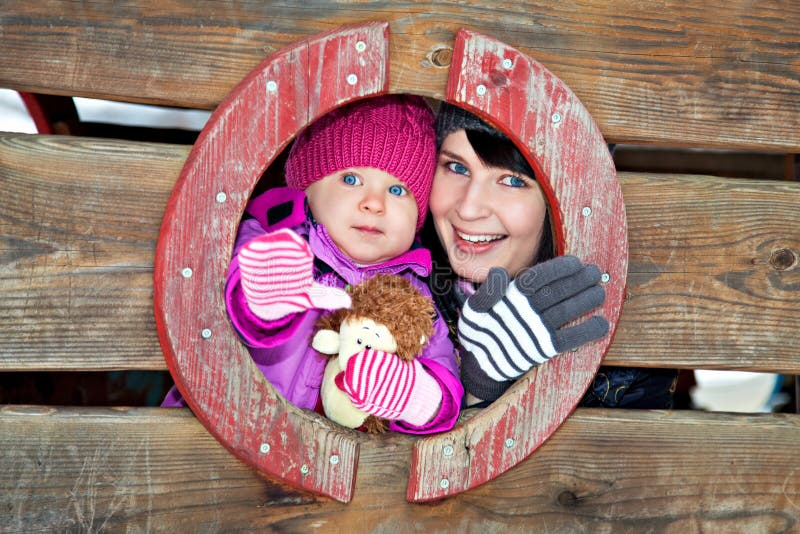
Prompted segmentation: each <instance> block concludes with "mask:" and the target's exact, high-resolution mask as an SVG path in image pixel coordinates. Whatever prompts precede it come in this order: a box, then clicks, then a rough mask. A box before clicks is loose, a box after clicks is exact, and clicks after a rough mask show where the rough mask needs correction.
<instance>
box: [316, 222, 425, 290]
mask: <svg viewBox="0 0 800 534" xmlns="http://www.w3.org/2000/svg"><path fill="white" fill-rule="evenodd" d="M308 226H309V228H308V243H309V245H311V252H313V253H314V257H316V258H319V259H320V260H322V261H324V262H325V263H327V264H328V265H329V266H330V267H331V268H332V269H333V270H334V271H336V273H337V274H338V275H339V276H341V277H342V278H344V279H345V281H346V282H347V283H348V284H357V283H359V282H360V281H362V280H363V279H364V278H365V277H366V276H368V275H373V274H378V273H382V274H400V273H402V272H403V271H406V270H410V271H412V272H413V273H414V274H416V275H417V276H428V274H430V272H431V253H430V251H429V250H428V249H426V248H422V247H418V248H412V249H411V250H409V251H408V252H405V253H403V254H400V255H399V256H397V257H396V258H392V259H391V260H388V261H385V262H383V263H378V264H375V265H358V264H356V263H355V262H353V260H351V259H350V258H348V257H347V256H345V255H344V253H343V252H342V251H341V250H339V247H337V246H336V245H335V244H334V243H333V240H332V239H331V237H330V235H328V232H327V231H326V230H325V227H323V226H322V225H321V224H316V225H315V224H309V225H308Z"/></svg>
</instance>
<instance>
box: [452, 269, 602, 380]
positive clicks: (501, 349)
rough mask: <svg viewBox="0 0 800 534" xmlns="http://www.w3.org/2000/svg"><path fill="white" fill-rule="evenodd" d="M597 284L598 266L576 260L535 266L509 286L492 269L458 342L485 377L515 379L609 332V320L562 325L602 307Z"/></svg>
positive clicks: (465, 313)
mask: <svg viewBox="0 0 800 534" xmlns="http://www.w3.org/2000/svg"><path fill="white" fill-rule="evenodd" d="M598 282H600V271H599V269H598V268H597V266H595V265H585V266H584V265H583V264H582V263H581V261H580V260H579V259H578V258H576V257H575V256H559V257H557V258H554V259H552V260H549V261H546V262H543V263H540V264H538V265H534V266H533V267H530V268H528V269H526V270H525V271H523V272H522V273H520V274H519V275H518V276H517V277H516V278H515V279H514V281H513V282H511V283H510V284H509V275H508V272H507V271H506V270H505V269H502V268H500V267H494V268H492V269H491V270H490V271H489V275H488V276H487V277H486V281H485V282H484V283H483V284H482V285H481V287H480V288H478V290H477V291H476V292H475V294H474V295H472V296H471V297H470V298H469V299H467V302H466V304H465V305H464V308H463V309H462V312H461V318H460V319H459V321H458V338H459V341H460V342H461V345H462V347H464V349H466V350H467V351H469V352H470V353H471V354H472V356H473V357H474V359H475V361H476V362H477V364H478V365H479V366H480V368H481V370H482V371H483V372H484V373H486V375H487V376H488V377H489V378H491V379H492V380H495V381H498V382H500V381H507V380H513V379H516V378H518V377H519V376H521V375H522V374H523V373H525V372H526V371H528V370H529V369H530V368H531V367H535V366H537V365H541V364H542V363H544V362H546V361H548V360H549V359H551V358H552V357H553V356H555V355H556V354H559V353H561V352H565V351H568V350H571V349H573V348H575V347H578V346H580V345H583V344H584V343H587V342H589V341H592V340H594V339H599V338H601V337H603V336H604V335H606V334H607V333H608V321H606V320H605V319H604V318H603V317H601V316H599V315H594V316H592V317H590V318H589V319H587V320H586V321H583V322H581V323H578V324H576V325H573V326H565V325H566V324H568V323H570V322H572V321H574V320H576V319H578V318H579V317H581V316H582V315H585V314H586V313H588V312H589V311H591V310H593V309H594V308H596V307H598V306H600V305H601V304H602V303H603V301H604V300H605V290H604V289H603V288H602V286H600V285H599V284H598Z"/></svg>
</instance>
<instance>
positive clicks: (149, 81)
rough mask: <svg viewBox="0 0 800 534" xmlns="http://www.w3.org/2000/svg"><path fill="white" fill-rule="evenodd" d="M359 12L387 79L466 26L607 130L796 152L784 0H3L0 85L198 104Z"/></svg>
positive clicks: (789, 27)
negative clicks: (385, 60)
mask: <svg viewBox="0 0 800 534" xmlns="http://www.w3.org/2000/svg"><path fill="white" fill-rule="evenodd" d="M375 20H387V21H389V23H390V31H391V34H392V43H391V46H392V66H391V73H392V80H391V88H392V90H394V91H397V92H420V93H422V94H434V93H435V92H436V91H441V88H442V87H444V80H445V79H446V77H447V68H444V67H442V66H439V65H441V64H444V65H446V64H447V61H448V59H447V58H448V56H449V53H450V52H449V50H448V48H450V47H452V43H453V39H454V36H455V34H456V32H457V31H458V29H459V28H461V27H468V28H470V29H472V30H474V31H477V32H480V33H483V34H486V35H489V36H492V37H494V38H497V39H499V40H501V41H503V42H506V43H508V44H510V45H512V46H515V47H517V48H519V49H520V50H521V51H522V52H524V53H526V54H528V55H530V56H531V57H533V58H535V59H537V60H539V61H541V62H542V63H543V64H545V65H546V66H547V67H548V68H549V69H551V70H552V71H553V73H554V74H555V75H556V76H558V77H559V78H561V79H562V80H564V81H565V82H566V83H567V85H568V86H570V87H571V88H572V89H573V91H575V93H576V94H577V95H578V96H579V97H580V98H581V100H582V101H583V102H584V104H585V105H586V107H587V108H588V109H589V111H590V112H591V114H592V116H593V117H594V118H595V120H596V121H597V122H598V124H599V125H600V127H601V130H602V131H603V133H604V135H605V136H606V137H607V138H608V139H609V140H611V141H615V142H632V143H655V144H663V145H666V146H705V147H739V148H753V149H755V148H760V149H773V150H779V151H782V152H789V153H798V152H800V99H798V98H797V94H798V90H799V89H800V86H798V80H800V65H798V63H797V61H796V57H797V50H798V47H800V4H798V3H796V2H786V1H781V0H769V1H765V2H756V3H754V2H750V1H748V0H731V1H727V0H711V1H706V0H703V1H701V0H694V1H692V2H688V3H684V2H680V3H664V2H660V1H657V0H638V1H636V2H627V1H624V0H614V1H610V2H600V1H597V2H590V3H587V2H575V1H568V2H560V1H555V0H550V1H547V2H533V1H527V2H513V1H510V0H503V1H498V2H491V3H487V2H484V1H475V2H459V3H457V4H453V3H451V2H444V1H441V0H439V1H432V2H423V1H419V2H410V3H409V2H406V3H404V4H403V5H402V6H400V5H395V4H393V3H390V2H385V3H374V2H370V3H359V2H357V3H351V2H348V3H344V4H342V3H332V2H326V1H323V0H314V1H310V2H304V3H303V5H302V6H301V5H299V4H296V5H292V6H289V5H286V4H285V3H284V2H276V1H267V2H262V1H256V0H249V1H244V2H235V3H234V2H227V3H225V4H224V5H220V4H219V3H216V2H206V3H196V2H192V1H190V0H177V1H174V2H170V3H169V4H167V5H164V4H163V3H162V2H157V1H155V0H140V1H139V2H126V3H124V4H119V3H108V2H96V3H90V4H85V3H74V2H68V1H65V0H62V1H58V0H49V1H43V2H24V1H22V0H12V1H9V2H5V3H4V6H3V11H2V13H0V28H1V29H2V31H0V50H3V51H4V52H3V54H2V55H0V87H8V88H15V89H21V90H27V91H33V92H42V93H55V94H67V95H80V96H90V97H103V98H111V99H118V100H127V101H136V102H148V103H158V104H168V105H178V106H186V107H197V108H205V109H211V108H214V107H215V106H216V105H217V104H218V103H219V102H220V101H221V100H222V99H223V98H224V96H225V95H226V94H227V93H228V92H229V91H230V90H231V89H232V88H233V87H234V85H235V84H236V83H238V82H239V80H241V79H242V78H243V77H244V76H245V75H246V74H247V73H248V72H249V71H250V70H251V69H253V68H254V67H255V66H256V65H257V64H258V63H259V62H260V61H261V60H262V59H264V58H265V57H266V56H268V55H270V54H272V53H275V52H276V51H278V50H280V49H281V48H284V47H286V46H288V45H289V44H291V43H293V42H295V41H297V40H300V39H303V38H306V37H308V36H310V35H313V34H317V33H320V32H324V31H329V30H331V29H333V28H335V27H338V26H342V25H350V24H357V23H363V22H366V21H375ZM439 96H441V95H439Z"/></svg>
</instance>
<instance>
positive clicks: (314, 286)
mask: <svg viewBox="0 0 800 534" xmlns="http://www.w3.org/2000/svg"><path fill="white" fill-rule="evenodd" d="M433 121H434V119H433V114H432V112H431V110H430V108H429V107H428V105H427V104H426V103H425V101H424V100H423V99H421V98H419V97H414V96H405V95H386V96H381V97H376V98H371V99H367V100H361V101H358V102H355V103H352V104H350V105H347V106H345V107H342V108H338V109H336V110H334V111H332V112H330V113H328V114H327V115H325V116H323V117H321V118H320V119H319V120H317V121H316V122H314V123H313V124H311V125H310V126H309V127H307V128H306V129H305V130H304V131H303V132H301V133H300V135H299V136H298V138H297V139H296V140H295V142H294V144H293V145H292V148H291V150H290V152H289V156H288V159H287V161H286V167H285V171H286V183H287V185H288V187H287V188H277V189H272V190H269V191H267V192H266V193H264V194H262V195H260V196H258V197H256V198H254V199H252V200H251V201H250V203H249V204H248V206H247V209H246V216H247V217H249V218H246V219H245V220H244V221H243V222H242V224H241V226H240V228H239V233H238V236H237V241H236V246H235V249H234V257H233V259H232V261H231V265H230V268H229V271H228V279H227V283H226V304H227V310H228V315H229V317H230V319H231V322H232V323H233V325H234V327H235V328H236V330H237V331H238V333H239V335H240V337H241V339H242V340H243V342H244V343H245V344H246V345H247V347H248V349H249V351H250V354H251V355H252V357H253V360H254V361H255V362H256V365H257V366H258V367H259V369H260V370H261V371H262V372H263V373H264V376H265V377H266V378H267V379H268V380H269V381H270V383H271V384H272V385H273V386H274V387H275V388H276V389H277V390H278V392H279V393H281V395H283V396H284V397H285V398H286V399H288V400H289V401H291V402H292V403H294V404H295V405H296V406H298V407H300V408H307V409H317V410H320V409H321V408H320V400H319V399H320V385H321V383H322V378H323V372H324V369H325V364H326V358H325V357H324V356H323V355H320V354H319V353H317V352H316V351H315V350H314V349H313V348H311V347H310V345H309V341H310V339H311V335H312V333H313V331H314V325H315V323H316V321H317V320H318V319H319V318H320V316H321V315H322V313H324V312H325V311H326V310H333V309H338V308H343V307H344V308H346V307H349V304H350V299H349V296H348V295H347V293H346V292H345V291H344V288H345V287H346V286H347V285H350V284H357V283H358V282H360V281H361V280H363V279H364V278H367V277H370V276H373V275H375V274H379V273H383V274H396V275H400V276H402V277H404V278H406V279H408V280H409V281H410V282H411V283H412V284H413V285H414V286H415V287H416V288H417V289H419V290H420V291H421V292H423V293H424V294H425V295H427V296H429V297H430V290H429V289H428V286H427V284H426V283H425V281H424V280H423V279H422V278H423V277H426V276H428V275H429V274H430V269H431V258H430V253H429V251H428V250H427V249H424V248H422V247H421V246H419V244H418V243H417V242H416V239H415V236H416V233H417V232H418V231H419V229H420V228H421V227H422V223H423V221H424V218H425V213H426V211H427V204H428V197H429V195H430V190H431V186H432V181H433V173H434V169H435V165H436V141H435V133H434V128H433ZM367 357H370V358H377V360H372V359H371V360H370V362H367V361H365V358H367ZM369 365H376V366H378V367H380V368H391V369H398V368H403V367H406V366H410V368H408V369H406V370H405V371H404V372H403V373H401V374H403V375H404V376H408V377H411V379H410V380H408V381H406V382H405V383H404V384H402V385H401V386H398V384H396V383H394V384H393V383H392V377H391V376H387V374H381V373H372V374H369V375H368V378H367V383H366V384H365V385H364V384H363V383H362V386H361V387H360V388H359V392H358V393H356V392H347V393H348V395H349V396H350V400H351V401H352V402H353V404H354V405H356V406H358V407H359V408H361V409H363V410H364V411H366V412H368V413H372V414H373V415H377V416H379V417H384V418H385V417H386V414H394V417H390V419H392V421H391V423H390V425H389V429H390V430H396V431H400V432H406V433H416V434H425V433H433V432H442V431H446V430H449V429H451V428H452V427H453V425H454V424H455V421H456V419H457V417H458V414H459V408H460V405H461V398H462V396H463V388H462V386H461V383H460V381H459V379H458V368H457V363H456V360H455V355H454V350H453V345H452V343H451V342H450V341H449V339H448V336H447V327H446V325H445V323H444V321H443V320H442V319H441V317H439V316H438V315H437V317H436V320H435V324H434V334H433V336H432V337H431V339H430V341H429V343H428V345H427V346H426V347H425V349H424V350H423V352H422V354H421V355H420V357H418V358H416V359H414V360H413V361H401V360H400V359H399V358H398V356H397V355H396V354H392V353H387V352H383V351H371V354H368V353H367V351H365V352H362V353H358V354H357V355H355V356H353V357H352V358H350V360H349V361H348V366H347V369H346V370H345V371H344V373H345V377H344V380H343V382H344V383H351V382H352V379H353V376H352V375H353V374H361V376H360V377H359V380H361V381H362V382H363V380H364V376H366V375H363V373H362V371H363V370H364V369H365V368H366V367H367V366H369ZM376 368H377V367H376ZM348 373H349V374H348ZM348 379H349V380H348ZM389 391H391V392H392V394H391V395H389V394H388V392H389ZM181 404H182V399H181V398H180V395H179V394H178V392H177V391H176V390H175V389H174V388H173V390H172V391H171V392H170V394H168V396H167V398H166V399H165V401H164V403H163V404H162V405H165V406H174V405H181Z"/></svg>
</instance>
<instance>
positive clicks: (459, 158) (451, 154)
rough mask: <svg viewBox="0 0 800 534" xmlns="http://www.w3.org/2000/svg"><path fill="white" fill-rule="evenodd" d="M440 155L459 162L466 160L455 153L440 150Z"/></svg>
mask: <svg viewBox="0 0 800 534" xmlns="http://www.w3.org/2000/svg"><path fill="white" fill-rule="evenodd" d="M439 155H440V156H445V157H448V158H450V159H457V160H458V161H461V162H463V161H464V158H463V157H462V156H460V155H458V154H456V153H455V152H450V151H449V150H440V151H439Z"/></svg>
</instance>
